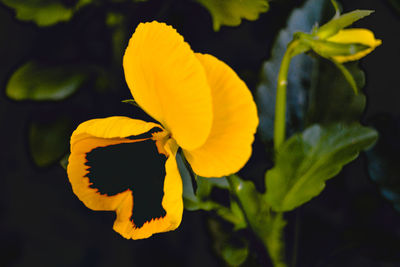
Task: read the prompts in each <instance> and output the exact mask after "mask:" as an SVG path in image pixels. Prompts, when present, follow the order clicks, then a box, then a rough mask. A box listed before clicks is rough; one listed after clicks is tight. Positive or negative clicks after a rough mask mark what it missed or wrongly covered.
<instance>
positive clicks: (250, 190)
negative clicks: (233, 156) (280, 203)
mask: <svg viewBox="0 0 400 267" xmlns="http://www.w3.org/2000/svg"><path fill="white" fill-rule="evenodd" d="M228 181H229V183H230V184H231V191H232V193H233V195H234V196H236V197H237V198H238V200H239V203H241V205H242V206H243V207H246V216H247V217H248V219H249V220H250V219H254V220H256V219H257V217H258V215H259V214H260V211H261V209H262V208H263V207H262V206H263V203H262V198H261V195H260V194H259V193H258V191H257V190H256V187H255V186H254V183H253V182H251V181H245V180H243V179H241V178H240V177H239V176H237V175H231V176H229V178H228ZM250 223H251V222H250Z"/></svg>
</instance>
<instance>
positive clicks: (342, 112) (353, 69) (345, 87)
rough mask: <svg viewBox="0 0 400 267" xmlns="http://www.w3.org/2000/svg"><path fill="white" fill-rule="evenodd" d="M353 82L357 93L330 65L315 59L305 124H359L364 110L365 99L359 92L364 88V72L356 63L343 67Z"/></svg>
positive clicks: (338, 71) (330, 63)
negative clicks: (355, 122) (356, 122)
mask: <svg viewBox="0 0 400 267" xmlns="http://www.w3.org/2000/svg"><path fill="white" fill-rule="evenodd" d="M344 66H345V67H346V69H347V70H348V72H349V73H350V75H351V77H352V78H353V79H354V82H353V83H355V85H356V88H357V89H358V93H357V94H355V93H354V85H353V86H352V85H351V84H350V83H349V81H348V80H347V79H346V77H345V75H343V73H342V71H341V70H340V69H338V68H337V66H335V65H334V64H333V63H332V62H330V61H328V60H325V59H318V61H317V65H316V68H314V73H313V77H314V79H313V80H312V84H311V90H310V97H309V104H308V111H307V124H308V125H311V124H314V123H320V124H329V123H333V122H354V121H359V119H360V117H361V115H362V113H363V112H364V109H365V104H366V98H365V95H364V94H363V93H362V91H361V90H360V89H361V88H363V87H364V84H365V76H364V72H363V71H362V70H361V69H360V68H359V65H358V62H349V63H346V64H344Z"/></svg>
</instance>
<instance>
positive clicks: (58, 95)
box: [6, 61, 87, 101]
mask: <svg viewBox="0 0 400 267" xmlns="http://www.w3.org/2000/svg"><path fill="white" fill-rule="evenodd" d="M86 78H87V77H86V75H85V74H84V73H83V72H82V71H81V70H80V68H79V67H77V66H65V65H59V66H46V65H43V64H39V63H38V62H35V61H30V62H28V63H26V64H24V65H23V66H21V67H20V68H19V69H17V70H16V71H15V72H14V73H13V75H12V76H11V78H10V80H9V81H8V83H7V87H6V94H7V96H8V97H10V98H11V99H14V100H35V101H45V100H61V99H64V98H66V97H68V96H70V95H72V94H73V93H74V92H75V91H76V90H78V89H79V87H80V86H82V84H83V83H84V82H85V80H86Z"/></svg>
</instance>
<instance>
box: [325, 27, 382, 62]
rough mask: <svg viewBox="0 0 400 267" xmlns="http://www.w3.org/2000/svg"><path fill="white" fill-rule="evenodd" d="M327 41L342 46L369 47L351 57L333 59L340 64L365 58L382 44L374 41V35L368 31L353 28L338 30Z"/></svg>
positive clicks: (377, 40)
mask: <svg viewBox="0 0 400 267" xmlns="http://www.w3.org/2000/svg"><path fill="white" fill-rule="evenodd" d="M328 41H330V42H335V43H344V44H351V43H358V44H363V45H367V46H369V47H370V48H368V49H365V50H363V51H361V52H358V53H356V54H354V55H351V56H335V57H333V58H334V59H335V60H336V61H338V62H341V63H343V62H347V61H353V60H358V59H360V58H362V57H365V56H366V55H367V54H369V53H371V52H372V51H373V50H374V49H375V47H377V46H379V45H380V44H381V43H382V41H381V40H379V39H375V36H374V33H373V32H371V31H370V30H367V29H355V28H353V29H344V30H340V31H339V32H338V33H337V34H336V35H334V36H332V37H330V38H328Z"/></svg>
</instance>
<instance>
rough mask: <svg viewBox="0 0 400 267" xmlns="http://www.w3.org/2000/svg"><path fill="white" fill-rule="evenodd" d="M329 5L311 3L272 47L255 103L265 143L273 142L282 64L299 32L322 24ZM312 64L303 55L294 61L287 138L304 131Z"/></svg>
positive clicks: (295, 14) (319, 0) (296, 13)
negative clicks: (277, 89) (279, 73)
mask: <svg viewBox="0 0 400 267" xmlns="http://www.w3.org/2000/svg"><path fill="white" fill-rule="evenodd" d="M325 3H326V1H323V0H309V1H307V2H306V4H305V5H304V6H302V7H301V8H297V9H295V10H294V11H293V12H292V14H291V15H290V17H289V19H288V23H287V27H286V28H285V29H284V30H282V31H280V32H279V35H278V37H277V39H276V41H275V43H274V45H273V47H272V52H271V55H272V56H271V58H270V59H269V60H268V61H267V62H265V63H264V65H263V68H262V75H261V82H260V84H259V86H258V87H257V91H256V95H257V97H256V101H257V106H258V107H259V118H260V126H259V133H260V135H261V138H262V139H263V141H264V142H267V141H269V140H272V138H273V125H274V117H275V98H276V83H277V80H278V72H279V68H280V65H281V60H282V58H283V55H284V53H285V51H286V47H287V45H288V43H289V42H290V41H291V40H292V39H293V35H294V34H295V33H296V32H299V31H301V32H309V31H310V30H311V29H312V28H313V26H314V25H315V23H317V22H318V21H320V20H321V16H322V12H323V6H324V5H325ZM312 68H313V62H312V59H311V58H310V57H308V56H307V55H304V54H300V55H297V56H296V57H294V58H292V61H291V64H290V69H289V75H288V86H287V90H288V91H287V101H288V104H287V106H288V107H287V113H286V118H287V119H286V123H287V126H286V129H287V130H288V135H290V134H292V133H294V132H295V131H298V130H301V129H302V128H303V121H304V115H305V105H306V101H307V89H308V87H309V85H310V83H311V73H312Z"/></svg>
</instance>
